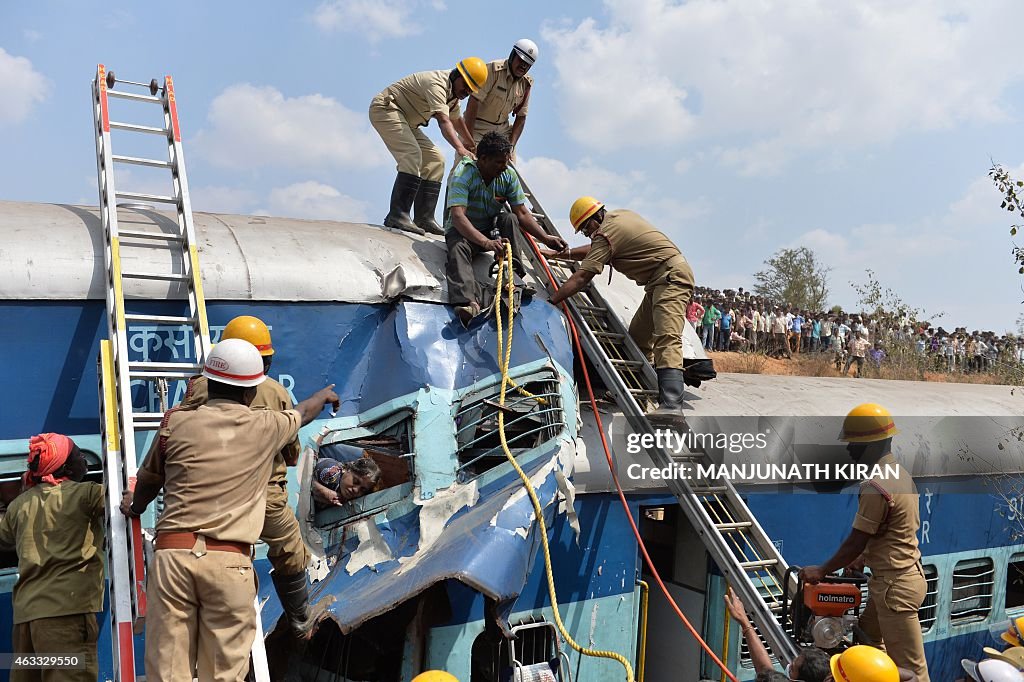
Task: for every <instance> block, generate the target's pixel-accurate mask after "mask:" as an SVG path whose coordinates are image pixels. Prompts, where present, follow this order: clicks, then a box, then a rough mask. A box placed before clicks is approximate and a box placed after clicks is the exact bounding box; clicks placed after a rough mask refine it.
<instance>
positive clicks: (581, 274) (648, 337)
mask: <svg viewBox="0 0 1024 682" xmlns="http://www.w3.org/2000/svg"><path fill="white" fill-rule="evenodd" d="M569 220H570V222H571V223H572V226H573V229H575V230H576V231H577V232H582V233H583V234H585V235H586V236H588V237H590V244H587V245H584V246H577V247H575V248H573V249H569V250H567V251H565V252H563V253H561V254H555V253H549V254H547V255H549V257H556V258H567V259H569V260H582V261H583V263H582V264H581V265H580V267H579V269H577V270H576V272H574V273H573V274H572V276H571V277H570V278H569V279H568V280H566V282H565V284H563V285H562V286H561V288H559V289H558V291H557V292H556V293H555V294H554V295H553V296H552V297H551V299H550V301H551V303H552V304H554V305H557V304H558V303H561V302H562V301H564V300H565V299H567V298H569V297H570V296H572V295H573V294H575V293H576V292H578V291H579V290H581V289H582V288H583V287H585V286H587V284H588V283H589V282H590V280H592V279H593V278H594V277H595V276H596V275H599V274H601V272H602V271H603V270H604V266H605V265H609V264H610V265H611V266H612V268H613V269H614V270H618V271H619V272H621V273H622V274H624V275H625V276H626V277H629V278H630V279H631V280H633V281H634V282H636V283H637V284H639V285H640V286H642V287H644V291H645V293H644V299H643V302H642V303H641V304H640V307H639V308H637V311H636V314H634V315H633V320H632V322H630V323H629V335H630V336H631V337H633V340H634V341H636V345H637V346H639V347H640V350H641V351H642V352H643V353H644V355H646V356H647V359H648V360H650V361H652V362H653V363H654V365H655V367H656V368H657V372H658V403H659V405H658V409H657V410H656V411H655V412H654V413H653V414H652V415H651V418H653V419H658V418H665V419H667V420H668V421H674V420H676V419H677V418H678V417H679V416H681V415H682V407H683V392H684V390H685V387H684V383H683V349H682V343H683V325H684V324H685V323H686V306H688V305H689V304H690V299H691V298H692V297H693V286H694V281H693V270H692V269H691V268H690V264H689V263H687V262H686V259H685V258H684V257H683V254H682V253H680V251H679V248H678V247H677V246H676V245H675V244H673V243H672V242H671V240H669V238H668V237H666V236H665V235H664V234H662V233H661V232H659V231H658V230H656V229H655V228H654V226H653V225H651V224H650V223H649V222H647V221H646V220H644V219H643V218H641V217H640V216H639V215H637V214H636V213H634V212H633V211H628V210H625V209H619V210H615V211H606V210H605V208H604V204H602V203H601V202H599V201H598V200H597V199H595V198H593V197H580V198H579V199H577V200H576V201H575V202H573V205H572V208H571V209H570V211H569Z"/></svg>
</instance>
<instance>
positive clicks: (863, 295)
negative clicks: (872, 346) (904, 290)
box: [850, 268, 943, 323]
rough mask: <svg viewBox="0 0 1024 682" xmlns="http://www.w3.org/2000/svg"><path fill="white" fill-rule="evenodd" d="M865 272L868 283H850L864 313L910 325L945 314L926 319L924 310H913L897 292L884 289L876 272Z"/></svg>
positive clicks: (887, 288)
mask: <svg viewBox="0 0 1024 682" xmlns="http://www.w3.org/2000/svg"><path fill="white" fill-rule="evenodd" d="M864 272H866V273H867V276H868V281H867V282H865V283H864V284H857V283H856V282H850V286H851V287H853V290H854V291H856V292H857V305H858V306H860V310H861V311H862V312H865V313H868V314H869V315H872V316H875V317H888V318H891V319H894V320H899V321H902V320H906V321H907V322H910V323H914V322H918V321H923V320H926V319H933V318H936V317H942V315H943V313H939V314H938V315H934V316H932V318H926V317H925V312H924V310H922V309H920V308H911V307H910V306H909V305H907V304H906V303H904V302H903V299H902V298H900V297H899V295H898V294H897V293H896V292H895V291H893V290H892V289H890V288H889V287H885V288H882V284H881V282H879V281H878V277H877V276H876V275H875V271H874V270H872V269H870V268H867V269H866V270H865V271H864Z"/></svg>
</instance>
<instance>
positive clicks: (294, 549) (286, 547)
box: [181, 315, 325, 639]
mask: <svg viewBox="0 0 1024 682" xmlns="http://www.w3.org/2000/svg"><path fill="white" fill-rule="evenodd" d="M225 339H243V340H245V341H248V342H249V343H251V344H252V345H254V346H256V350H258V351H259V352H260V356H262V358H263V373H264V374H267V373H268V372H269V371H270V363H271V361H272V360H273V358H274V346H273V344H272V343H271V340H270V329H268V328H267V325H266V324H264V322H263V320H261V319H259V318H258V317H252V316H251V315H241V316H239V317H236V318H234V319H233V320H231V321H230V322H228V324H227V326H226V327H224V333H223V334H222V336H221V340H225ZM207 400H208V391H207V383H206V377H204V376H202V375H200V376H197V377H193V378H192V379H191V380H190V381H189V385H188V391H187V392H186V394H185V399H184V400H183V401H182V403H181V405H182V407H184V408H192V407H198V406H199V405H205V404H206V401H207ZM249 407H251V408H253V409H259V408H263V409H268V410H277V411H279V412H284V411H285V410H290V409H292V398H291V396H290V395H289V394H288V390H287V389H286V388H285V387H284V386H282V385H281V384H279V383H278V382H276V381H274V380H273V379H271V378H270V377H269V376H268V377H267V379H266V381H264V382H263V383H261V384H260V385H259V386H257V387H256V397H255V398H254V399H253V401H252V403H251V404H250V405H249ZM301 451H302V446H301V445H300V444H299V439H298V438H295V439H293V440H292V441H291V442H289V443H288V444H287V445H286V446H284V448H282V449H281V450H280V451H279V452H278V453H277V454H276V455H274V469H273V471H272V472H271V474H270V483H269V484H268V485H267V511H266V514H265V515H264V517H263V530H262V531H261V532H260V540H261V541H262V542H265V543H266V544H267V558H268V559H269V560H270V564H271V565H272V566H273V567H274V570H273V571H272V572H271V573H270V578H271V579H272V580H273V582H274V590H275V591H276V592H277V597H278V599H279V600H280V601H281V606H282V607H283V608H284V612H285V613H286V614H287V615H288V621H289V624H290V625H291V628H292V632H294V633H295V635H296V636H297V637H299V638H302V639H305V638H307V637H309V636H310V635H311V634H312V631H313V626H314V625H315V624H316V622H317V621H318V619H319V618H320V617H321V616H322V614H323V608H324V606H325V605H324V604H323V603H321V604H320V605H319V608H317V609H315V610H314V609H310V606H309V588H308V583H307V581H306V567H307V566H308V565H309V550H308V549H306V543H305V542H303V541H302V534H301V532H300V531H299V522H298V521H297V520H296V518H295V513H294V512H293V511H292V510H291V507H289V506H288V467H290V466H295V464H296V463H297V462H298V461H299V454H300V453H301Z"/></svg>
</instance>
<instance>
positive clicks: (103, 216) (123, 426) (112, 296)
mask: <svg viewBox="0 0 1024 682" xmlns="http://www.w3.org/2000/svg"><path fill="white" fill-rule="evenodd" d="M116 83H124V84H128V85H133V86H141V87H142V88H146V90H148V94H144V93H138V92H128V91H123V90H115V89H114V85H115V84H116ZM92 97H93V123H94V133H95V139H96V173H97V180H98V186H99V211H100V220H101V224H102V228H103V235H104V242H105V249H104V254H105V255H104V260H105V263H106V281H105V286H106V302H107V303H106V304H107V321H108V340H107V341H104V342H102V344H101V350H100V371H99V377H100V404H101V415H100V421H101V424H102V436H103V461H104V477H105V480H106V517H107V547H108V557H107V558H108V568H107V570H108V572H109V576H110V617H111V643H112V647H113V654H114V671H115V672H114V681H115V682H126V681H133V680H135V679H136V678H135V653H134V646H133V632H134V630H135V627H136V625H140V626H141V623H142V622H143V620H144V618H145V616H146V593H145V559H144V540H143V535H142V523H141V520H140V519H137V518H136V519H130V520H129V519H127V518H125V516H124V515H123V514H121V513H120V511H119V506H120V503H121V496H122V494H123V492H124V490H126V489H131V488H132V487H133V486H134V484H135V475H136V472H137V471H138V458H137V456H136V440H135V434H136V432H137V431H153V430H157V429H159V428H160V427H161V424H162V422H163V419H164V412H165V411H166V410H167V400H166V393H167V382H168V381H169V380H182V379H188V378H189V377H191V376H193V375H195V374H197V373H199V372H200V371H201V370H202V367H203V364H204V363H205V362H206V358H207V357H208V355H209V353H210V349H211V344H210V330H209V324H208V323H207V319H206V303H205V300H204V298H203V288H202V280H201V277H200V273H199V257H198V253H197V248H196V235H195V227H194V225H193V222H192V205H191V202H190V200H189V194H188V183H187V181H186V176H185V161H184V155H183V152H182V144H181V128H180V127H179V125H178V111H177V103H176V102H175V97H174V84H173V82H172V80H171V77H170V76H166V77H165V78H164V82H163V86H161V85H160V84H159V83H158V82H157V80H156V79H153V80H152V81H150V82H149V83H148V84H145V83H135V82H133V81H117V80H116V79H115V78H114V74H113V72H110V71H107V70H106V68H104V66H103V65H102V64H100V65H99V66H97V68H96V78H95V79H94V80H93V83H92ZM114 98H117V99H124V100H130V101H134V102H139V103H147V104H155V105H157V106H158V107H160V109H161V110H162V113H163V122H162V124H161V125H159V126H149V125H139V124H134V123H122V122H118V121H114V120H111V118H110V101H111V99H114ZM112 130H119V131H124V132H126V133H133V134H136V135H143V136H145V135H154V136H157V137H158V138H163V140H164V141H165V142H166V146H167V160H162V159H154V158H143V157H136V156H122V155H117V154H114V152H113V149H112V145H111V131H112ZM115 164H130V165H136V166H146V167H150V168H158V169H166V170H168V171H170V178H169V180H170V183H169V187H170V188H171V192H170V194H166V195H163V194H151V193H143V192H127V191H123V190H120V189H118V188H117V185H116V184H115V182H114V167H115ZM125 200H127V201H131V202H153V203H158V204H167V205H169V206H173V207H174V212H175V216H176V222H177V228H176V229H175V230H172V231H167V232H164V231H156V230H122V229H120V228H119V225H118V215H119V214H118V211H119V209H120V207H119V202H122V201H125ZM125 208H127V207H125ZM153 249H160V250H163V251H164V252H169V254H170V261H171V266H170V268H169V269H168V270H165V271H161V272H155V271H137V270H126V269H124V268H123V267H122V254H124V253H125V252H128V251H135V252H136V253H137V254H141V253H147V252H148V253H152V251H153ZM129 262H130V261H129ZM139 280H148V281H158V282H160V281H162V282H167V283H169V286H170V285H173V283H180V285H181V286H182V287H183V288H184V289H185V290H186V291H187V298H188V312H187V314H186V315H157V314H153V313H152V308H150V307H147V305H148V306H152V305H153V304H154V303H155V302H159V301H165V300H167V298H169V296H166V297H159V298H157V297H153V296H150V297H149V298H148V299H147V298H146V297H145V295H143V294H142V293H141V292H129V293H128V294H126V292H125V285H126V283H128V282H131V281H139ZM129 296H130V298H129ZM140 327H145V328H146V329H153V328H154V327H157V328H159V327H163V328H165V329H168V330H169V331H174V330H180V329H181V328H183V327H184V328H185V329H187V330H188V335H189V336H188V339H187V342H188V343H187V344H186V345H187V346H188V347H189V348H190V350H189V351H187V352H186V354H185V355H186V359H185V360H183V361H180V362H179V361H174V362H171V361H159V362H150V361H146V360H143V361H136V360H133V359H132V358H131V357H129V335H130V334H131V332H132V330H133V329H136V330H138V329H139V328H140ZM133 383H135V385H136V387H138V385H139V384H140V383H141V384H142V385H143V386H144V387H146V388H148V387H149V384H150V383H152V384H155V386H156V389H157V392H158V393H159V395H160V406H159V407H160V409H159V410H158V411H152V409H151V406H149V405H147V406H146V408H145V409H144V410H142V411H139V410H138V409H136V403H135V402H134V401H133V399H132V388H133ZM147 402H148V401H147ZM147 410H148V411H147ZM257 610H258V605H257ZM258 623H259V618H258V617H257V624H258ZM253 661H254V668H255V670H256V671H257V680H266V679H268V676H267V673H266V652H265V651H264V649H263V637H262V633H260V632H257V637H256V639H255V642H254V644H253ZM261 663H262V670H261Z"/></svg>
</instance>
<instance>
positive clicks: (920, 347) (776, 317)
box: [686, 287, 1024, 376]
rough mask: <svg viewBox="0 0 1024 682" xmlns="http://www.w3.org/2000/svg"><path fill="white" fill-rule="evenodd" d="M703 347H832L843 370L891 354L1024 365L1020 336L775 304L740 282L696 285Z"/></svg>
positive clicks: (783, 354)
mask: <svg viewBox="0 0 1024 682" xmlns="http://www.w3.org/2000/svg"><path fill="white" fill-rule="evenodd" d="M686 319H687V320H688V321H689V322H690V323H691V324H692V325H693V327H694V329H696V331H697V334H698V335H699V336H700V339H701V343H702V344H703V345H704V348H705V349H707V350H710V351H753V352H758V353H764V354H766V355H769V356H772V357H780V358H792V357H793V356H794V355H797V354H800V353H832V354H833V355H834V360H835V364H836V369H837V370H840V371H841V372H842V373H843V374H844V375H846V374H848V373H849V371H850V368H851V367H852V366H853V365H856V369H857V376H860V375H861V373H862V371H863V369H864V365H865V364H866V363H871V364H872V365H874V366H875V367H881V366H882V364H883V363H885V362H886V361H887V360H890V359H892V357H893V356H896V355H899V356H903V357H906V356H911V357H916V358H917V359H918V360H920V361H922V362H923V363H924V366H925V368H926V369H929V370H934V371H945V372H964V373H971V372H992V371H996V370H997V369H999V368H1007V367H1016V366H1020V365H1024V337H1019V336H1014V335H1012V334H1004V335H998V334H996V333H995V332H991V331H978V330H975V331H972V332H968V331H967V328H966V327H957V328H956V329H954V330H953V331H946V330H945V329H943V328H942V327H933V326H932V325H931V324H930V323H928V322H919V321H917V320H914V319H911V318H910V317H908V316H905V315H904V316H897V315H893V314H887V313H881V314H874V315H869V314H865V313H846V312H843V311H842V310H839V309H832V310H829V311H820V310H819V311H811V310H803V309H800V308H799V307H797V306H793V305H788V304H781V305H780V304H778V303H775V302H772V301H769V300H767V299H766V298H765V297H762V296H757V295H754V294H751V293H749V292H745V291H744V290H743V288H742V287H741V288H739V289H737V290H735V291H734V290H731V289H726V290H724V291H719V290H712V289H708V288H705V287H697V288H696V290H695V292H694V297H693V300H692V301H691V302H690V304H689V306H688V307H687V310H686Z"/></svg>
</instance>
